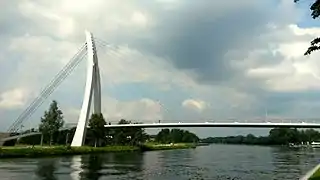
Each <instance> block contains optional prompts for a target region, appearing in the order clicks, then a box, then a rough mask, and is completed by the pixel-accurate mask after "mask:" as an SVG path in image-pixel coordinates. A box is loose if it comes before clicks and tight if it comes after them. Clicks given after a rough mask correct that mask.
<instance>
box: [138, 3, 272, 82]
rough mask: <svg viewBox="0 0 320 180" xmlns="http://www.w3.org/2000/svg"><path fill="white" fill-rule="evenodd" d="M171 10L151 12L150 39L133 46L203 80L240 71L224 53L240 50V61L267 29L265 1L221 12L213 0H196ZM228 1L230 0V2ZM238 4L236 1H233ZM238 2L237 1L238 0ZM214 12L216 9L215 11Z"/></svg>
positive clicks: (267, 15) (213, 79)
mask: <svg viewBox="0 0 320 180" xmlns="http://www.w3.org/2000/svg"><path fill="white" fill-rule="evenodd" d="M187 2H188V3H186V4H184V5H182V6H180V7H179V8H178V9H175V10H170V11H159V10H158V11H154V13H155V14H153V17H155V19H154V20H155V22H156V23H157V25H156V26H155V27H153V29H152V30H151V31H150V32H151V33H152V35H151V36H152V37H153V38H152V39H148V40H143V41H142V40H141V39H139V40H138V41H139V42H136V43H135V45H134V46H135V47H140V48H141V49H143V50H145V51H147V52H152V53H154V54H156V55H159V56H168V57H169V58H170V60H171V61H172V63H173V64H174V65H175V66H176V67H177V68H178V69H182V70H191V71H194V72H195V73H196V74H197V75H198V77H197V78H198V80H199V81H202V82H205V83H217V82H220V81H226V80H229V79H231V78H233V77H234V76H236V75H237V76H238V75H239V74H241V73H242V72H238V71H236V70H235V69H233V68H232V66H231V63H230V59H228V57H226V56H225V55H226V54H227V53H228V52H229V51H231V50H233V49H240V50H243V52H242V53H240V54H239V55H240V56H242V57H237V58H238V59H236V60H238V61H241V60H242V59H243V58H244V57H246V56H247V54H248V52H250V48H251V47H257V46H259V45H261V44H259V43H260V42H259V34H262V33H264V32H266V31H267V30H268V29H267V26H266V25H267V23H268V22H269V21H270V14H269V13H270V12H269V11H268V10H267V9H268V8H265V3H260V4H259V3H252V5H248V6H237V5H236V4H234V5H233V6H232V7H229V8H228V7H227V8H226V10H225V11H222V10H221V9H217V8H221V7H216V4H220V3H219V2H216V1H210V2H209V1H205V2H204V1H197V2H194V3H191V2H189V1H187ZM229 3H231V2H229ZM234 3H237V2H234ZM239 3H240V2H239ZM216 11H219V13H217V12H216Z"/></svg>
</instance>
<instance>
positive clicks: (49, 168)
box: [35, 159, 57, 180]
mask: <svg viewBox="0 0 320 180" xmlns="http://www.w3.org/2000/svg"><path fill="white" fill-rule="evenodd" d="M55 171H56V159H44V160H40V161H38V165H37V169H36V171H35V173H36V175H37V176H38V177H40V179H45V180H57V178H56V175H55V174H54V173H55Z"/></svg>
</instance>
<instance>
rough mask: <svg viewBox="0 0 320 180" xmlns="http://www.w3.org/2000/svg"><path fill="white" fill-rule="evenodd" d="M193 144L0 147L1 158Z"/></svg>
mask: <svg viewBox="0 0 320 180" xmlns="http://www.w3.org/2000/svg"><path fill="white" fill-rule="evenodd" d="M195 147H196V146H195V145H194V144H191V143H190V144H188V143H176V144H158V143H146V144H143V145H141V146H139V147H138V146H115V145H112V146H105V147H90V146H82V147H70V146H28V145H18V146H11V147H0V159H1V158H22V157H44V156H65V155H79V154H93V153H108V152H126V151H153V150H170V149H187V148H195Z"/></svg>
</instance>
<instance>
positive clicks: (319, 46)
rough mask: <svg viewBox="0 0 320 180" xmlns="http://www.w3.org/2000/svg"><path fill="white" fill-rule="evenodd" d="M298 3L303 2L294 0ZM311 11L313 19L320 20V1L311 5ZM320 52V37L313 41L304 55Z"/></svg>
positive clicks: (317, 0)
mask: <svg viewBox="0 0 320 180" xmlns="http://www.w3.org/2000/svg"><path fill="white" fill-rule="evenodd" d="M298 1H301V0H294V2H298ZM310 10H311V17H312V18H313V19H316V18H319V16H320V0H314V2H313V3H311V6H310ZM318 50H320V37H316V38H315V39H313V40H312V41H311V43H310V47H309V48H308V49H307V51H306V52H305V53H304V55H309V54H311V53H312V52H313V51H318Z"/></svg>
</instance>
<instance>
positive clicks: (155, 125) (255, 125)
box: [105, 122, 320, 128]
mask: <svg viewBox="0 0 320 180" xmlns="http://www.w3.org/2000/svg"><path fill="white" fill-rule="evenodd" d="M105 127H106V128H121V127H140V128H173V127H239V128H276V127H286V128H320V124H319V123H271V122H270V123H269V122H267V123H240V122H239V123H237V122H231V123H218V122H217V123H215V122H206V123H146V124H114V125H112V124H111V125H105Z"/></svg>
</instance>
